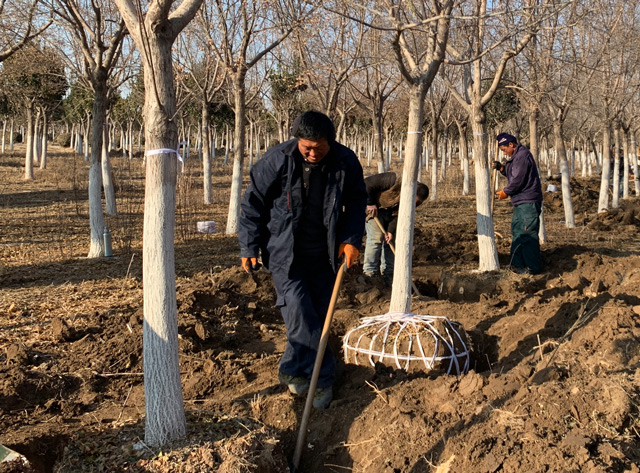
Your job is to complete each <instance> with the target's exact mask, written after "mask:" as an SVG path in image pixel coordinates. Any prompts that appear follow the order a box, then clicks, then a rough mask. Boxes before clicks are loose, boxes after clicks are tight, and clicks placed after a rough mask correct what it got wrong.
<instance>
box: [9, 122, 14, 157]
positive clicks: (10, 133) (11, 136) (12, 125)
mask: <svg viewBox="0 0 640 473" xmlns="http://www.w3.org/2000/svg"><path fill="white" fill-rule="evenodd" d="M13 132H14V122H13V118H12V119H11V131H10V132H9V151H13V145H14V143H13Z"/></svg>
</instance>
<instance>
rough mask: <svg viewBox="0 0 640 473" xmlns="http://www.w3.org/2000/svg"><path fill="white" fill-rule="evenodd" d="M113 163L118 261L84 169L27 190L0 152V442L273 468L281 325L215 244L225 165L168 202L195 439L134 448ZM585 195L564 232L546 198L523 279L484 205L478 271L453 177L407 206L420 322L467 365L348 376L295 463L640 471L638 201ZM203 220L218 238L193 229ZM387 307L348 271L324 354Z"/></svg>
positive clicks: (307, 466)
mask: <svg viewBox="0 0 640 473" xmlns="http://www.w3.org/2000/svg"><path fill="white" fill-rule="evenodd" d="M112 166H113V174H114V178H115V182H116V186H117V190H116V192H117V198H118V201H117V203H118V215H116V216H107V217H106V219H107V224H108V227H109V229H110V231H111V233H112V237H113V242H114V243H113V246H114V256H113V257H112V258H98V259H87V258H86V254H87V253H88V249H89V219H88V203H87V175H88V165H87V163H85V162H84V160H83V159H82V157H81V156H77V155H74V154H72V153H70V152H69V151H68V150H66V149H62V148H57V147H55V146H52V147H51V148H50V158H49V160H48V166H47V169H44V170H40V169H39V168H37V167H36V169H35V180H33V181H24V180H23V174H24V168H23V167H24V154H23V149H21V148H20V147H17V148H16V150H15V152H12V153H7V154H5V155H2V156H0V443H1V444H4V445H6V446H7V447H10V448H13V449H14V450H16V451H18V452H20V453H22V454H24V455H25V456H26V457H27V458H28V459H29V461H30V465H31V467H32V468H33V469H34V470H35V471H38V472H52V471H56V472H78V471H96V472H97V471H105V472H115V471H136V472H138V471H140V472H141V471H148V472H206V471H221V472H235V471H238V472H258V471H259V472H280V471H286V470H287V464H288V463H290V461H291V457H292V455H293V450H294V446H295V442H296V436H297V433H298V425H299V421H300V417H301V414H302V410H303V407H304V400H300V399H295V398H293V397H291V396H290V395H289V394H288V392H287V391H286V389H285V387H283V386H281V385H279V384H278V383H277V380H276V374H277V369H278V360H279V358H280V355H281V353H282V351H283V349H284V344H285V329H284V326H283V323H282V320H281V317H280V315H279V312H278V310H277V309H276V308H274V302H275V298H274V293H273V287H272V284H271V279H270V276H269V274H268V273H266V272H265V271H264V270H261V271H260V272H258V273H256V274H254V275H253V276H251V275H247V274H244V273H243V272H242V271H241V270H240V267H239V265H238V261H239V258H238V244H237V240H236V238H235V237H234V236H226V235H224V234H223V230H224V228H225V225H226V214H227V202H228V199H229V191H230V182H231V170H232V166H231V164H229V165H226V166H225V165H224V164H223V163H222V161H221V159H220V158H218V159H217V160H216V161H215V166H214V186H215V189H214V198H215V202H216V203H215V204H214V205H211V206H205V205H203V204H202V195H203V192H202V188H201V183H202V174H201V171H200V166H199V163H198V160H197V158H194V157H191V158H190V159H188V160H187V166H186V172H185V174H184V175H182V176H181V177H180V179H179V183H178V190H177V194H178V205H177V209H176V249H175V255H176V283H177V298H178V325H179V347H180V365H181V373H182V384H183V390H184V403H185V409H186V411H187V417H188V426H189V436H188V438H187V439H186V440H185V441H184V442H181V443H177V444H174V445H170V446H167V447H165V448H163V449H162V450H159V449H152V448H150V447H148V446H146V445H145V444H144V442H143V440H144V388H143V377H142V314H143V307H142V306H143V302H142V258H141V251H142V214H143V198H144V168H143V166H142V160H141V159H140V157H139V156H138V157H135V158H134V159H133V160H128V159H125V158H123V157H122V156H121V155H119V154H118V153H116V154H113V156H112ZM396 169H397V170H400V164H397V163H396ZM374 172H375V171H374V167H373V166H372V167H365V174H367V175H369V174H372V173H374ZM246 174H247V173H246V172H245V175H246ZM428 181H430V179H428ZM472 181H473V179H472ZM245 182H246V181H245ZM599 185H600V184H599V180H598V179H597V178H595V177H594V178H589V179H580V178H578V179H575V180H572V182H571V186H572V192H573V204H574V209H575V214H576V224H577V225H576V228H574V229H567V228H566V226H565V224H564V211H563V208H562V199H561V196H560V195H559V194H558V193H548V194H546V195H545V205H544V212H545V219H546V229H547V235H548V241H547V242H546V243H545V244H544V245H543V258H544V263H545V269H544V272H543V273H542V274H540V275H535V276H531V275H520V274H515V273H514V272H512V271H511V270H510V269H509V246H510V221H511V213H512V212H511V207H510V205H509V204H508V203H507V202H496V205H495V225H496V232H497V234H498V235H499V236H498V250H499V255H500V264H501V266H502V269H500V270H499V271H496V272H492V273H478V272H477V271H476V269H477V266H478V247H477V237H476V207H475V200H474V197H473V196H467V197H461V196H460V195H458V194H459V193H460V192H459V189H461V187H462V185H461V176H460V174H459V172H458V170H457V169H449V170H448V176H447V179H446V182H445V183H440V189H439V196H440V197H439V199H438V200H437V201H435V202H432V201H428V202H427V203H426V205H422V206H421V207H419V208H418V210H417V216H416V227H415V254H414V258H413V264H414V268H413V279H414V282H415V284H416V285H417V287H418V289H419V290H420V292H421V294H422V295H421V296H416V297H414V298H413V300H412V311H413V312H414V313H416V314H420V315H438V316H446V317H448V318H450V319H452V320H454V321H457V322H459V323H461V324H462V325H463V327H464V328H465V329H466V331H467V333H468V336H469V339H470V341H471V343H472V354H471V370H470V371H469V373H468V374H466V375H464V376H460V377H457V376H455V375H447V374H444V373H442V372H439V371H437V370H436V371H431V372H422V371H412V372H410V373H405V372H403V371H400V370H395V369H393V368H390V367H386V366H383V365H379V364H378V365H376V366H375V367H371V366H356V365H354V364H344V363H341V364H340V366H339V374H338V381H337V384H336V389H335V400H334V401H333V403H332V404H331V406H330V407H329V408H328V409H327V410H324V411H314V412H312V416H311V419H310V423H309V431H308V434H307V442H306V445H305V449H304V452H303V455H302V461H301V469H302V471H306V472H346V471H353V472H367V473H370V472H371V473H376V472H402V473H409V472H411V473H419V472H438V473H445V472H449V471H451V472H487V473H491V472H522V471H528V472H583V473H596V472H639V471H640V469H639V467H640V412H639V403H640V256H639V252H640V238H639V233H638V230H639V228H640V201H638V200H637V199H636V198H633V199H628V200H621V205H620V208H619V209H615V210H611V211H609V212H603V213H600V214H598V213H597V211H596V210H597V201H598V189H599ZM545 187H546V184H545ZM209 220H212V221H215V222H216V224H217V228H218V230H219V231H218V232H217V233H212V234H203V233H198V232H197V231H196V222H198V221H209ZM390 293H391V290H390V288H387V287H385V286H384V285H383V284H380V282H378V281H371V280H369V279H365V278H364V277H363V276H362V269H361V266H358V267H356V268H354V269H352V270H350V271H349V272H348V273H347V275H346V277H345V282H344V284H343V286H342V290H341V292H340V297H339V299H338V303H337V310H336V313H335V319H334V324H333V326H332V339H331V341H330V345H331V346H333V348H334V350H335V351H337V352H340V354H341V346H340V339H341V336H342V335H344V334H345V333H346V331H347V330H349V329H350V328H352V327H354V326H357V325H358V324H359V320H360V318H362V317H365V316H370V315H379V314H384V313H386V312H387V311H388V307H389V299H390ZM12 468H13V469H12ZM4 471H23V470H20V469H19V468H18V467H17V465H15V464H14V465H8V464H5V465H3V466H0V472H4Z"/></svg>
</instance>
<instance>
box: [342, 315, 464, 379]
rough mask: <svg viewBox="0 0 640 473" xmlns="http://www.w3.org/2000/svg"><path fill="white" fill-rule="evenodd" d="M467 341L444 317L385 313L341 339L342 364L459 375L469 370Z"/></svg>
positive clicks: (457, 324)
mask: <svg viewBox="0 0 640 473" xmlns="http://www.w3.org/2000/svg"><path fill="white" fill-rule="evenodd" d="M469 346H470V344H469V338H468V336H467V333H466V331H465V330H464V328H463V327H462V325H461V324H459V323H458V322H454V321H452V320H449V319H448V318H446V317H440V316H432V315H416V314H406V313H388V314H384V315H377V316H374V317H366V318H364V319H362V323H361V324H360V325H359V326H358V327H356V328H354V329H352V330H350V331H349V332H348V333H347V334H346V335H345V336H344V338H343V349H344V357H345V362H347V363H355V364H357V365H364V364H369V365H371V366H373V365H375V364H376V363H382V364H384V365H387V366H390V367H393V368H398V369H404V370H406V371H434V370H435V371H441V372H443V373H447V374H455V375H460V374H464V373H466V372H467V371H468V369H469Z"/></svg>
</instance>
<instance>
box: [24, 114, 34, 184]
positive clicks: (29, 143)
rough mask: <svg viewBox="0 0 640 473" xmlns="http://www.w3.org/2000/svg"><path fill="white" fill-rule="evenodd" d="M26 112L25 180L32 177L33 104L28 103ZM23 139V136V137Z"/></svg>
mask: <svg viewBox="0 0 640 473" xmlns="http://www.w3.org/2000/svg"><path fill="white" fill-rule="evenodd" d="M26 112H27V132H26V135H27V151H26V156H25V159H24V178H25V180H32V179H33V144H32V141H33V104H32V103H29V104H28V105H27V108H26ZM23 136H24V135H23ZM23 140H24V138H23Z"/></svg>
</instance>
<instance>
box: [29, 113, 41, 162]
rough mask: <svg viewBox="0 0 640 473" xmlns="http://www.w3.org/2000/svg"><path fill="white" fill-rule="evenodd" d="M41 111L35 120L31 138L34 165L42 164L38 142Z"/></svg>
mask: <svg viewBox="0 0 640 473" xmlns="http://www.w3.org/2000/svg"><path fill="white" fill-rule="evenodd" d="M40 113H41V112H40V109H38V112H37V113H36V117H35V118H34V119H33V136H32V137H31V144H32V146H33V153H32V157H33V164H34V165H36V164H39V163H40V140H38V134H39V132H40Z"/></svg>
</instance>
